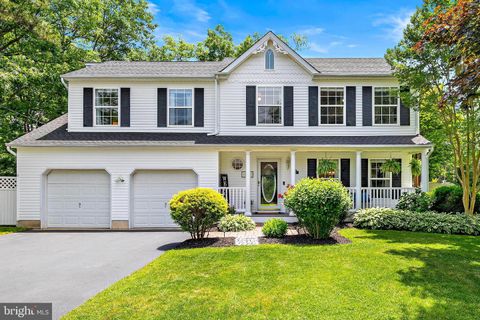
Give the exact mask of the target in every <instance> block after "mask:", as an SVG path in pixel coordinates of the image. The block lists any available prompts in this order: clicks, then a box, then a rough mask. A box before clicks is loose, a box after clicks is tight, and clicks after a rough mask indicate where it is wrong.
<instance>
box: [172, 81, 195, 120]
mask: <svg viewBox="0 0 480 320" xmlns="http://www.w3.org/2000/svg"><path fill="white" fill-rule="evenodd" d="M192 96H193V93H192V89H170V90H169V92H168V124H169V125H170V126H191V125H192V124H193V102H192V101H193V99H192Z"/></svg>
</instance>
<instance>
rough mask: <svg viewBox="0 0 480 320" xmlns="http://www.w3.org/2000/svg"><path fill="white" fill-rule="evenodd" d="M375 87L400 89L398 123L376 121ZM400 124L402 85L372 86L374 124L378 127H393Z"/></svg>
mask: <svg viewBox="0 0 480 320" xmlns="http://www.w3.org/2000/svg"><path fill="white" fill-rule="evenodd" d="M375 88H397V89H398V93H399V95H398V99H397V122H396V123H375ZM399 124H400V87H399V86H388V85H385V86H372V126H376V127H391V126H398V125H399Z"/></svg>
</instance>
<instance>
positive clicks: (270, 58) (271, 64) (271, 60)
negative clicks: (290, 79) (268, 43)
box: [265, 49, 275, 70]
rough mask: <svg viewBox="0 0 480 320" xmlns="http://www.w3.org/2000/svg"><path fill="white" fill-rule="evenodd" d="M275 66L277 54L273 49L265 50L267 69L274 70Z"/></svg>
mask: <svg viewBox="0 0 480 320" xmlns="http://www.w3.org/2000/svg"><path fill="white" fill-rule="evenodd" d="M274 68H275V56H274V55H273V51H272V49H268V50H267V51H265V69H266V70H273V69H274Z"/></svg>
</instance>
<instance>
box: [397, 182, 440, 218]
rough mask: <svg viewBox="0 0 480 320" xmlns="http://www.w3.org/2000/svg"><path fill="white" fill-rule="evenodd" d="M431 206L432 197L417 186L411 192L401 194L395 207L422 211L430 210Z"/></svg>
mask: <svg viewBox="0 0 480 320" xmlns="http://www.w3.org/2000/svg"><path fill="white" fill-rule="evenodd" d="M431 206H432V197H431V196H430V195H429V194H428V193H426V192H422V190H421V189H419V188H417V189H415V192H413V193H404V194H402V196H401V197H400V200H399V201H398V204H397V209H401V210H410V211H417V212H424V211H428V210H430V207H431Z"/></svg>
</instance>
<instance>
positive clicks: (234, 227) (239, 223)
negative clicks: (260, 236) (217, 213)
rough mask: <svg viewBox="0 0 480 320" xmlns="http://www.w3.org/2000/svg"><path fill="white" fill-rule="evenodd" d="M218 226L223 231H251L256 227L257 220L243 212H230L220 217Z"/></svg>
mask: <svg viewBox="0 0 480 320" xmlns="http://www.w3.org/2000/svg"><path fill="white" fill-rule="evenodd" d="M218 228H219V229H220V231H223V232H237V231H249V230H253V229H255V222H253V220H252V219H251V218H249V217H246V216H244V215H241V214H236V215H231V214H228V215H226V216H224V217H223V218H222V219H220V223H219V224H218Z"/></svg>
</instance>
